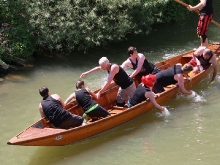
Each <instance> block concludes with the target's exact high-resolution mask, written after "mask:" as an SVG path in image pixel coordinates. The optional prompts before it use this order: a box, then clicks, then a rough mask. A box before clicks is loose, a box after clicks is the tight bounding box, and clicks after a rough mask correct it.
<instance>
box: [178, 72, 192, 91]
mask: <svg viewBox="0 0 220 165" xmlns="http://www.w3.org/2000/svg"><path fill="white" fill-rule="evenodd" d="M174 79H175V80H176V81H177V82H178V86H179V88H180V91H181V92H182V93H184V94H188V95H191V94H192V92H191V91H187V90H186V88H185V86H184V79H183V75H182V74H176V75H175V76H174Z"/></svg>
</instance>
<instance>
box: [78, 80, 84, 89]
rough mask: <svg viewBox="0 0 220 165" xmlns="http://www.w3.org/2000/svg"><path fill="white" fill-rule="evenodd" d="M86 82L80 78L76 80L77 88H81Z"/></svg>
mask: <svg viewBox="0 0 220 165" xmlns="http://www.w3.org/2000/svg"><path fill="white" fill-rule="evenodd" d="M84 84H85V83H84V81H82V80H78V81H77V82H76V89H81V88H82V86H83V85H84Z"/></svg>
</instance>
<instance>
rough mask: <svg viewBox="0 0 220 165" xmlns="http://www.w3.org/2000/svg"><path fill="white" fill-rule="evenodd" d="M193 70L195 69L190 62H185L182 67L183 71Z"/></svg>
mask: <svg viewBox="0 0 220 165" xmlns="http://www.w3.org/2000/svg"><path fill="white" fill-rule="evenodd" d="M192 70H193V66H192V65H191V64H189V63H186V64H184V65H183V67H182V71H183V73H189V72H191V71H192Z"/></svg>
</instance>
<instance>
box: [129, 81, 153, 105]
mask: <svg viewBox="0 0 220 165" xmlns="http://www.w3.org/2000/svg"><path fill="white" fill-rule="evenodd" d="M150 91H151V90H150V88H149V87H148V86H145V85H144V84H142V83H140V84H139V85H138V87H137V88H136V90H135V92H134V94H133V96H132V97H131V98H130V99H129V104H130V106H134V105H136V104H139V103H141V102H142V101H144V100H146V97H145V93H146V92H150ZM130 106H129V107H130Z"/></svg>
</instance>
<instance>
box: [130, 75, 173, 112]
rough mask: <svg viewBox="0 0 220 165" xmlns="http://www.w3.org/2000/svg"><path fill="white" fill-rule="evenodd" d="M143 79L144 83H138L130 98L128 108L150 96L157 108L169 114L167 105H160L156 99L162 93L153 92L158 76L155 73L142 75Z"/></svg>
mask: <svg viewBox="0 0 220 165" xmlns="http://www.w3.org/2000/svg"><path fill="white" fill-rule="evenodd" d="M141 81H142V83H140V84H139V85H138V87H137V89H136V90H135V92H134V94H133V96H132V97H131V98H130V99H129V100H128V103H127V105H128V108H130V107H132V106H134V105H136V104H139V103H141V102H142V101H145V100H146V99H148V98H149V99H150V101H151V102H152V104H153V105H154V106H155V107H156V108H158V109H160V110H161V112H162V114H163V115H164V116H169V115H170V113H169V111H168V110H167V109H166V108H165V107H162V106H160V105H159V104H158V103H157V102H156V100H155V97H159V96H160V94H155V93H154V92H152V87H153V86H154V83H155V81H156V76H155V75H153V74H149V75H147V76H142V78H141Z"/></svg>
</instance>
